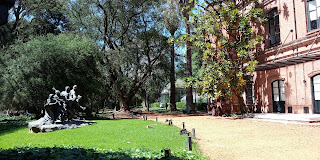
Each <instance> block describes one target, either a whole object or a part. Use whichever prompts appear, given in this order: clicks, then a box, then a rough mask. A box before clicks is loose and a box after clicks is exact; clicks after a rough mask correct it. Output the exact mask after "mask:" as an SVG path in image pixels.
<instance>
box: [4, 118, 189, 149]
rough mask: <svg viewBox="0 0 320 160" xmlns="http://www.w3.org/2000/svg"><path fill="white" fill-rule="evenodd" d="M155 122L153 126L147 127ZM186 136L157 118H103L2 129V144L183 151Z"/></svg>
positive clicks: (5, 147)
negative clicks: (57, 126)
mask: <svg viewBox="0 0 320 160" xmlns="http://www.w3.org/2000/svg"><path fill="white" fill-rule="evenodd" d="M147 125H151V126H153V127H154V128H153V129H147V127H146V126H147ZM185 143H186V136H185V135H179V129H178V128H176V127H173V126H168V125H167V124H161V123H157V122H154V121H143V120H137V119H130V120H99V121H97V123H96V124H94V125H91V126H86V127H82V128H77V129H72V130H61V131H54V132H48V133H37V134H35V133H29V132H28V128H27V127H22V128H18V129H14V130H9V131H1V132H0V148H3V149H7V148H12V147H16V146H29V145H30V146H34V147H53V146H55V145H57V146H60V145H74V146H82V147H85V148H99V149H119V148H141V147H142V148H148V149H152V150H156V151H160V150H161V149H163V148H165V147H168V148H170V149H171V150H172V151H176V152H177V151H183V150H184V149H185V148H184V147H185Z"/></svg>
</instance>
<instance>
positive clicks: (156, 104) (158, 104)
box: [150, 102, 160, 108]
mask: <svg viewBox="0 0 320 160" xmlns="http://www.w3.org/2000/svg"><path fill="white" fill-rule="evenodd" d="M154 107H158V108H159V107H160V102H155V103H151V104H150V108H154Z"/></svg>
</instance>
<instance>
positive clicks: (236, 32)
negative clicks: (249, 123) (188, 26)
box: [191, 0, 264, 113]
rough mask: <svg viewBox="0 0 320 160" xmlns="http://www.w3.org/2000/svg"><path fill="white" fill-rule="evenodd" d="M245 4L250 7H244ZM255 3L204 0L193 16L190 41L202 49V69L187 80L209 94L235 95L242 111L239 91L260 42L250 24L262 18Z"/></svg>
mask: <svg viewBox="0 0 320 160" xmlns="http://www.w3.org/2000/svg"><path fill="white" fill-rule="evenodd" d="M243 4H246V5H248V6H251V8H249V9H248V8H247V10H244V7H245V6H242V5H243ZM257 5H258V4H256V3H253V2H251V1H248V2H247V1H243V2H241V3H239V4H236V3H235V1H228V0H219V1H215V0H212V1H209V0H208V1H205V3H204V5H203V6H202V8H203V9H204V10H202V11H201V12H198V13H197V14H195V15H193V17H195V19H193V20H191V22H195V21H197V24H198V26H197V28H196V29H195V31H196V32H195V35H194V37H192V39H194V41H193V44H194V46H197V47H198V48H199V49H200V50H201V51H202V52H203V57H202V58H203V64H202V71H201V72H198V73H199V74H198V75H196V76H194V78H193V79H192V80H191V81H192V82H193V83H192V84H195V86H197V88H198V89H199V90H200V91H201V92H202V94H203V95H204V94H205V95H208V96H209V97H215V98H222V97H229V98H230V97H232V95H235V96H236V97H237V98H238V102H239V105H240V109H241V112H242V113H243V112H245V111H246V106H245V103H244V99H243V97H242V93H243V92H244V89H245V85H246V77H247V76H248V75H250V74H252V73H253V71H254V69H255V66H256V64H257V63H258V62H257V60H255V52H254V51H255V48H256V45H257V44H258V43H260V42H261V41H262V37H261V36H259V35H257V34H256V33H257V32H255V30H254V29H253V27H252V26H259V24H260V22H261V21H263V20H264V18H263V17H262V14H263V10H262V9H261V8H259V7H258V6H257Z"/></svg>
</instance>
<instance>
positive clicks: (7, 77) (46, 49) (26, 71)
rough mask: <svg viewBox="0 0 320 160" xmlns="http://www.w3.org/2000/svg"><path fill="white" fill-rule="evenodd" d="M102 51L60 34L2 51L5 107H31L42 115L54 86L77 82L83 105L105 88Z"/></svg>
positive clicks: (1, 89) (88, 42)
mask: <svg viewBox="0 0 320 160" xmlns="http://www.w3.org/2000/svg"><path fill="white" fill-rule="evenodd" d="M100 58H101V56H100V51H99V49H98V48H97V46H96V45H95V44H94V43H93V42H92V41H91V40H90V39H86V38H81V37H78V36H72V35H65V34H60V35H59V36H54V35H51V34H49V35H47V36H41V37H37V38H34V39H32V40H30V41H29V42H27V43H21V42H16V44H14V45H11V46H10V47H9V49H7V50H6V51H5V52H1V59H0V60H1V61H0V62H1V68H0V69H1V70H0V73H1V75H2V76H1V79H0V81H1V82H2V83H1V84H0V98H1V107H2V108H11V109H13V108H16V109H28V110H29V111H31V112H34V113H37V114H39V113H40V111H41V109H42V108H43V105H44V103H45V102H46V99H47V96H48V95H49V94H50V93H52V92H53V90H52V87H55V88H56V89H59V90H64V87H65V86H67V85H69V86H72V85H74V84H77V85H78V86H79V87H78V89H77V91H76V92H77V94H80V95H82V96H83V97H82V99H81V102H83V103H84V104H83V105H84V106H86V105H88V102H90V100H92V97H93V96H94V94H95V93H100V91H99V88H102V85H101V83H100V82H99V77H101V73H100V69H99V63H98V62H99V61H100Z"/></svg>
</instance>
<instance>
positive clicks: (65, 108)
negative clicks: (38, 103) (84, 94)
mask: <svg viewBox="0 0 320 160" xmlns="http://www.w3.org/2000/svg"><path fill="white" fill-rule="evenodd" d="M76 88H77V85H74V86H73V87H72V89H71V90H70V87H69V86H66V87H65V90H64V91H62V92H60V91H59V90H57V89H55V88H54V87H53V88H52V89H53V90H54V92H55V93H54V94H50V95H49V97H48V99H47V103H46V104H45V105H44V108H45V118H46V119H47V120H48V121H50V122H51V123H59V122H63V121H70V120H72V119H75V118H77V116H76V113H77V111H78V110H81V109H82V110H84V109H85V107H82V106H80V105H79V100H80V98H81V96H80V95H76V91H75V90H76Z"/></svg>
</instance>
